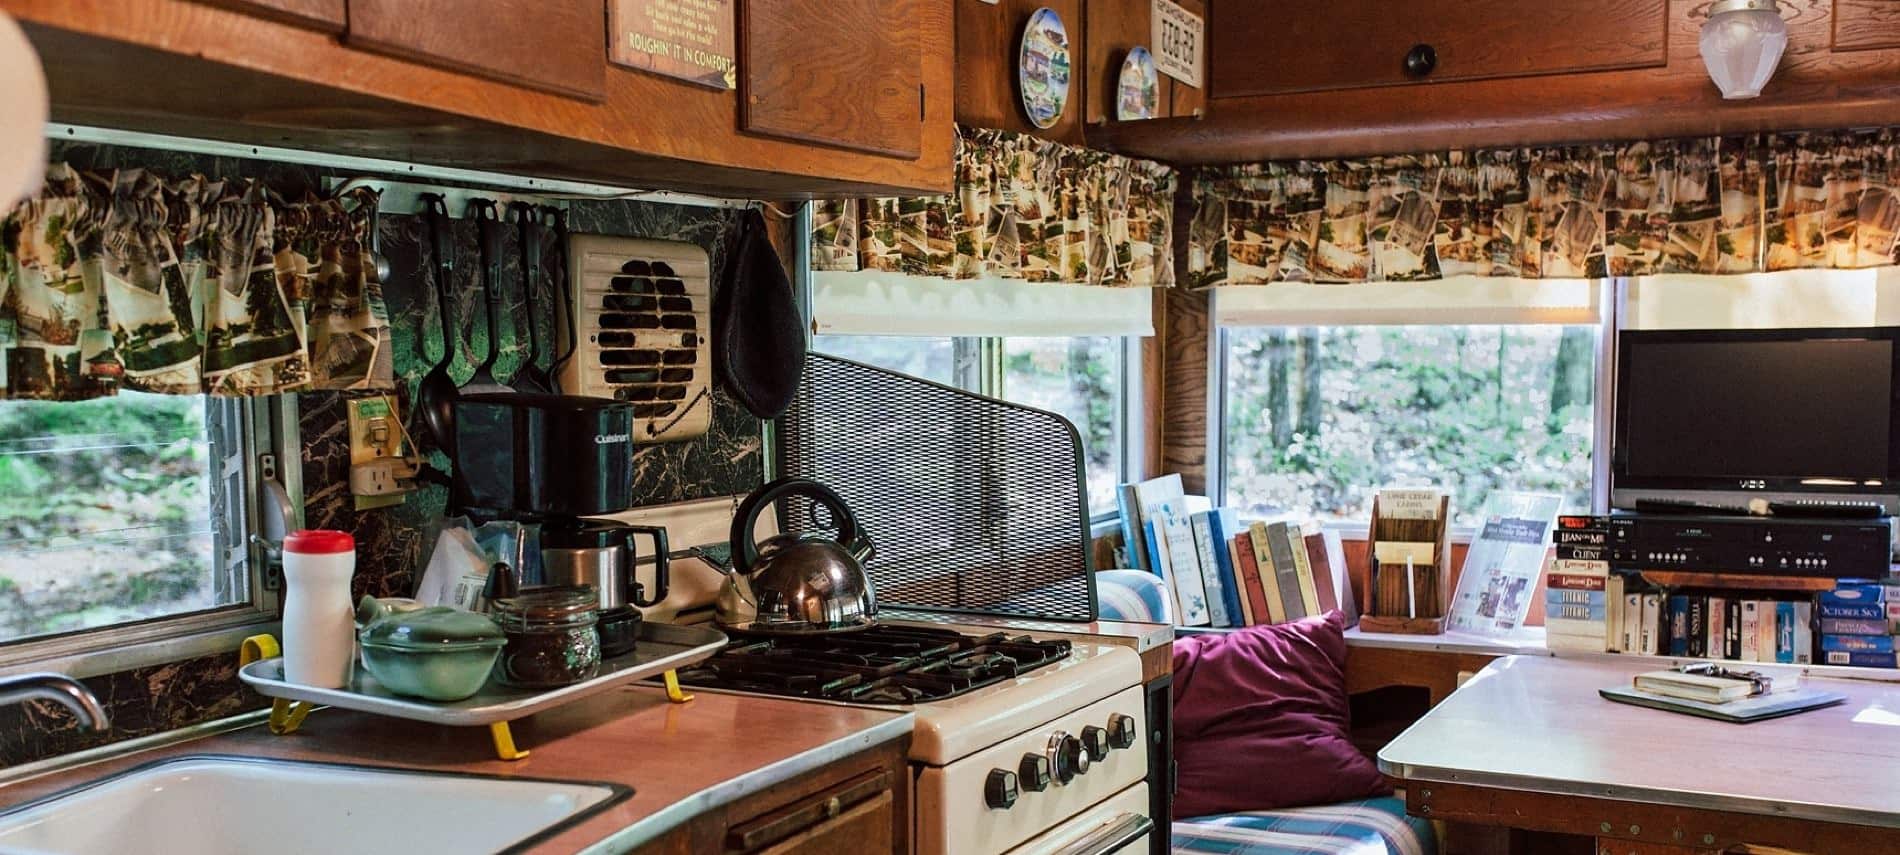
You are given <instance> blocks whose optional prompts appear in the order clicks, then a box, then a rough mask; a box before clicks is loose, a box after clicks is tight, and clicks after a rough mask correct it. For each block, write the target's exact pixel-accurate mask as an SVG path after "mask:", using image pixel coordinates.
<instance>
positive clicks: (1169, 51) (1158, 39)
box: [1148, 0, 1207, 89]
mask: <svg viewBox="0 0 1900 855" xmlns="http://www.w3.org/2000/svg"><path fill="white" fill-rule="evenodd" d="M1149 26H1150V29H1151V30H1152V32H1150V33H1149V34H1148V35H1149V46H1148V47H1149V49H1150V50H1152V51H1153V52H1154V57H1155V68H1157V69H1160V71H1161V73H1162V74H1165V75H1167V76H1169V77H1172V78H1174V79H1176V80H1179V81H1181V82H1182V83H1186V84H1187V85H1189V86H1193V87H1195V88H1197V89H1198V88H1200V85H1201V56H1202V53H1201V46H1202V45H1205V44H1206V43H1207V22H1205V21H1203V20H1201V16H1199V15H1196V14H1194V13H1193V12H1189V11H1188V10H1186V9H1183V8H1181V7H1180V6H1179V5H1178V4H1175V3H1172V2H1169V0H1153V6H1152V9H1151V11H1150V14H1149Z"/></svg>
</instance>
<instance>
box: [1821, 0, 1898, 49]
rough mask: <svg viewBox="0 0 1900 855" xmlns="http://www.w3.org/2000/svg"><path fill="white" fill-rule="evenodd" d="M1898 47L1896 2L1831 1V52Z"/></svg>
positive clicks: (1876, 0)
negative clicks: (1832, 40) (1832, 46)
mask: <svg viewBox="0 0 1900 855" xmlns="http://www.w3.org/2000/svg"><path fill="white" fill-rule="evenodd" d="M1891 47H1900V2H1895V0H1834V49H1835V50H1843V51H1847V50H1878V49H1881V48H1891Z"/></svg>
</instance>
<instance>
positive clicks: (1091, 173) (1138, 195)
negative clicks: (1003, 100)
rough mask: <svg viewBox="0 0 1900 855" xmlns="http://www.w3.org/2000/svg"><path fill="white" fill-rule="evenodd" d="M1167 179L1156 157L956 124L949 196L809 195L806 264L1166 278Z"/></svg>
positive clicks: (977, 274) (1045, 277) (1170, 273)
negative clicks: (1123, 154)
mask: <svg viewBox="0 0 1900 855" xmlns="http://www.w3.org/2000/svg"><path fill="white" fill-rule="evenodd" d="M1174 189H1175V179H1174V171H1173V170H1172V169H1169V168H1168V167H1166V166H1163V165H1161V164H1158V163H1153V162H1150V161H1145V160H1134V159H1132V158H1127V157H1121V156H1119V155H1113V154H1107V153H1105V152H1099V151H1091V150H1089V149H1085V148H1077V147H1075V146H1067V145H1062V144H1060V143H1054V142H1050V141H1048V140H1044V139H1040V138H1037V137H1031V136H1025V135H1021V134H1012V133H1006V132H1004V131H992V130H972V129H968V128H960V129H958V134H957V175H956V190H955V192H953V193H952V194H950V195H949V196H932V197H915V198H881V199H846V200H832V201H826V202H818V203H816V204H815V205H814V206H813V209H812V210H813V214H812V235H811V249H812V252H811V259H812V269H814V270H834V271H859V270H881V271H895V272H901V273H908V274H914V275H919V276H937V277H943V278H947V279H980V278H985V277H1001V278H1006V279H1025V280H1029V281H1032V282H1066V283H1072V284H1080V285H1110V286H1137V287H1146V286H1170V285H1173V284H1174V264H1173V258H1174V251H1173V246H1174V242H1173V240H1174V239H1173V220H1174Z"/></svg>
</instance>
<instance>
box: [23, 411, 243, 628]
mask: <svg viewBox="0 0 1900 855" xmlns="http://www.w3.org/2000/svg"><path fill="white" fill-rule="evenodd" d="M206 436H207V434H206V426H205V401H204V399H203V398H201V397H179V396H165V395H143V394H138V393H131V392H127V393H122V394H120V395H118V396H116V397H111V398H101V399H98V400H93V401H83V402H61V403H52V402H36V401H0V641H6V640H12V639H17V638H24V637H28V636H34V635H43V634H47V633H56V632H66V631H71V630H78V629H90V628H94V627H99V626H105V625H109V624H114V623H120V622H124V621H128V620H139V619H144V618H151V617H159V616H163V615H170V614H178V613H181V612H186V611H195V610H199V609H203V608H208V607H210V606H213V605H217V603H215V602H213V600H215V599H216V595H215V593H214V591H213V582H212V579H213V569H214V567H215V562H214V561H213V556H212V505H211V478H210V476H209V474H208V473H209V467H210V448H209V443H208V442H207V440H206Z"/></svg>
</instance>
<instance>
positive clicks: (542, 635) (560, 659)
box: [491, 585, 600, 689]
mask: <svg viewBox="0 0 1900 855" xmlns="http://www.w3.org/2000/svg"><path fill="white" fill-rule="evenodd" d="M599 605H600V602H599V595H598V594H597V593H596V592H595V591H594V589H593V587H592V586H590V585H577V586H571V587H560V588H537V589H534V590H528V591H523V592H521V593H520V594H518V595H516V596H513V597H507V598H504V599H498V600H495V601H494V604H493V609H492V614H491V616H492V617H493V618H494V619H495V622H496V623H498V624H501V629H502V632H503V633H505V634H506V635H507V638H508V641H507V644H505V645H504V646H503V647H502V649H501V659H499V660H497V661H496V662H495V677H496V678H497V679H499V680H501V681H502V682H503V683H506V684H508V685H510V686H515V687H517V688H524V689H549V688H556V687H559V686H567V685H572V684H574V683H578V682H581V681H582V680H586V679H588V678H590V677H593V676H594V675H595V674H598V673H599V672H600V634H599V632H598V631H597V630H596V624H597V623H598V622H599V613H598V612H597V611H596V608H597V607H598V606H599Z"/></svg>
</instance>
